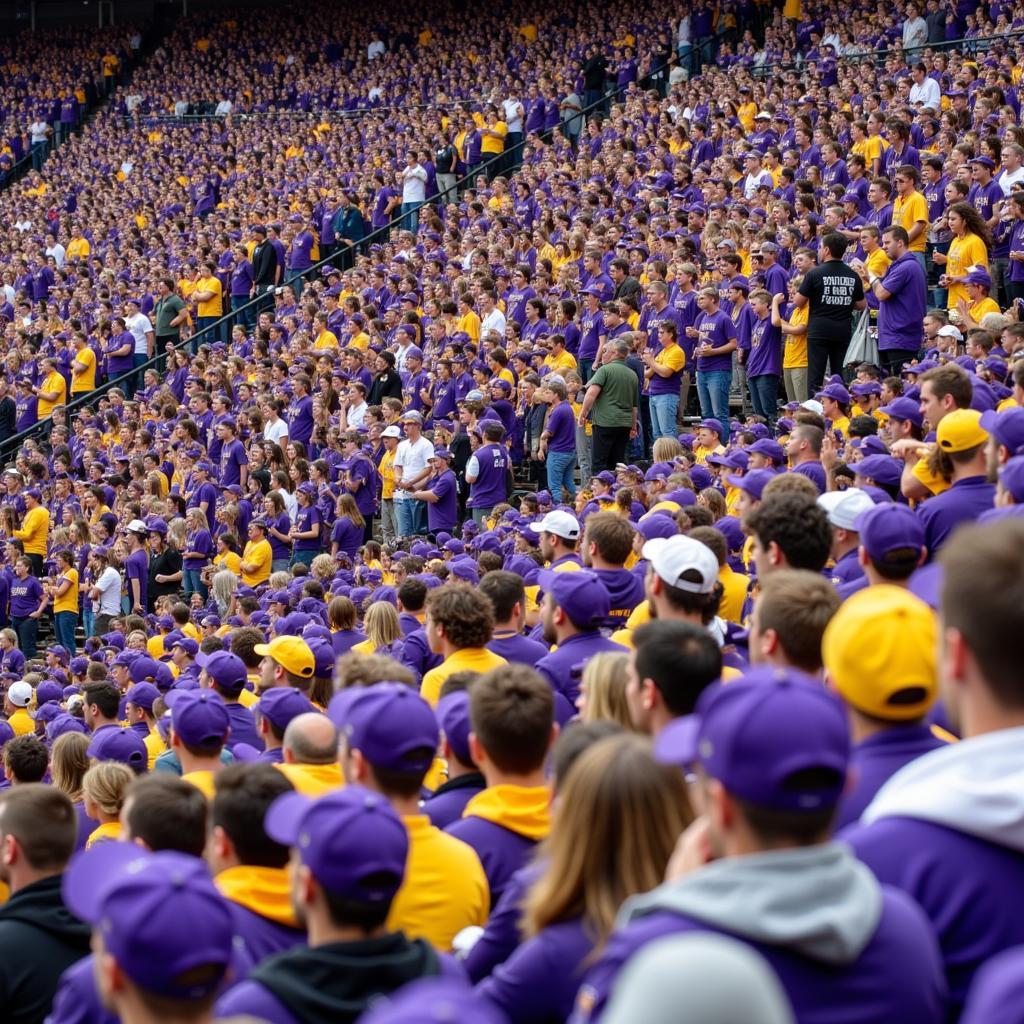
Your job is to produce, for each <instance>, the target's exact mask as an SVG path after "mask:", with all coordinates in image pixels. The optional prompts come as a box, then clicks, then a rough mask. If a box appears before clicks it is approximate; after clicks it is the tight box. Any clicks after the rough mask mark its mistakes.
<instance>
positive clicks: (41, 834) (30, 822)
mask: <svg viewBox="0 0 1024 1024" xmlns="http://www.w3.org/2000/svg"><path fill="white" fill-rule="evenodd" d="M77 831H78V819H77V815H76V814H75V809H74V807H73V806H72V804H71V801H70V800H69V799H68V798H67V797H66V796H65V795H64V793H62V792H61V791H60V790H58V789H56V788H55V787H53V786H46V785H44V784H43V783H41V782H35V783H30V784H28V785H24V786H14V787H12V788H11V789H8V790H7V791H6V792H4V793H3V794H0V881H4V882H6V883H7V884H8V885H9V886H10V887H11V891H12V892H17V891H18V889H21V888H23V887H24V886H26V885H29V884H31V883H32V882H34V881H37V880H38V879H41V878H47V877H49V876H51V875H59V874H60V873H61V872H63V871H64V869H65V868H66V867H67V863H68V861H69V860H70V859H71V855H72V853H74V851H75V837H76V835H77Z"/></svg>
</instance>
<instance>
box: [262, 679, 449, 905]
mask: <svg viewBox="0 0 1024 1024" xmlns="http://www.w3.org/2000/svg"><path fill="white" fill-rule="evenodd" d="M395 685H398V684H395ZM406 689H407V690H408V688H407V687H406ZM409 692H410V693H411V692H412V691H409ZM412 696H413V697H415V696H416V694H412ZM427 711H428V713H429V712H430V709H429V708H428V709H427ZM431 718H433V715H432V714H431ZM264 828H265V829H266V831H267V835H268V836H270V838H271V839H274V840H276V841H277V842H279V843H281V844H283V845H285V846H294V847H295V850H296V852H297V853H298V855H299V858H300V859H301V861H302V863H303V864H305V865H306V867H308V868H309V870H310V871H311V872H312V874H313V877H314V878H315V879H316V880H317V882H318V883H319V884H320V885H321V886H323V888H324V889H326V890H327V891H328V892H329V893H331V894H332V895H333V896H340V897H344V898H345V899H348V900H353V901H355V902H357V903H363V904H378V905H380V904H388V903H390V901H391V900H392V899H394V896H395V893H397V892H398V890H399V888H400V887H401V885H402V879H403V878H404V876H405V862H406V858H407V857H408V855H409V836H408V833H407V832H406V829H405V825H403V824H402V819H401V818H399V817H398V815H397V814H396V813H395V811H394V810H393V809H392V807H391V804H390V803H388V801H387V800H386V799H385V798H384V797H382V796H380V795H378V794H377V793H371V792H370V790H368V789H364V788H363V787H362V786H346V787H345V788H344V789H340V790H336V791H334V792H331V793H327V794H326V795H324V796H322V797H320V798H319V799H317V800H311V799H309V798H308V797H305V796H303V795H302V794H301V793H284V794H282V795H281V796H279V797H278V798H277V799H276V800H275V801H274V802H273V803H272V804H271V805H270V808H269V809H268V810H267V814H266V817H265V818H264Z"/></svg>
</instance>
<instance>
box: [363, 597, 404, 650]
mask: <svg viewBox="0 0 1024 1024" xmlns="http://www.w3.org/2000/svg"><path fill="white" fill-rule="evenodd" d="M363 629H364V630H365V632H366V636H367V638H368V639H369V640H370V641H371V642H372V643H373V646H374V649H379V648H381V647H387V646H388V645H390V644H393V643H394V642H395V641H396V640H400V639H401V637H402V627H401V624H400V623H399V621H398V612H397V611H396V610H395V606H394V605H393V604H391V603H390V602H388V601H374V603H373V604H371V605H370V607H369V608H367V610H366V617H365V619H364V620H363Z"/></svg>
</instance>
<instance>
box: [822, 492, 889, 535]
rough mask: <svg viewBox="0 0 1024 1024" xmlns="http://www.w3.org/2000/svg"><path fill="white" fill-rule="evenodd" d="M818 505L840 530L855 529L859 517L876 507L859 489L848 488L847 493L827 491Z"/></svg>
mask: <svg viewBox="0 0 1024 1024" xmlns="http://www.w3.org/2000/svg"><path fill="white" fill-rule="evenodd" d="M818 505H819V506H820V507H821V508H823V509H824V510H825V512H826V513H827V514H828V521H829V522H830V523H831V524H832V525H833V526H835V527H838V528H839V529H840V530H853V529H855V527H854V523H856V522H857V517H858V516H859V515H860V514H861V513H862V512H867V510H868V509H869V508H874V507H875V503H874V501H872V499H871V497H870V495H868V493H867V492H866V491H862V490H860V488H859V487H848V488H847V489H846V490H845V491H826V492H825V493H824V494H822V495H820V496H819V497H818Z"/></svg>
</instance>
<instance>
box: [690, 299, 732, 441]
mask: <svg viewBox="0 0 1024 1024" xmlns="http://www.w3.org/2000/svg"><path fill="white" fill-rule="evenodd" d="M697 305H698V306H699V307H700V309H701V315H700V316H698V317H697V322H696V324H695V325H694V326H693V327H688V328H687V329H686V333H687V334H688V335H689V336H690V337H696V339H697V343H696V346H695V348H694V354H695V355H696V357H697V397H698V398H699V399H700V412H701V416H703V417H704V418H705V419H708V418H710V417H714V418H715V419H717V420H718V422H719V423H720V424H721V427H722V430H721V433H720V435H719V436H720V437H721V438H722V441H723V442H728V439H729V391H730V389H731V387H732V353H733V352H734V351H735V350H736V348H737V345H738V344H739V343H738V341H737V338H736V325H735V324H734V323H733V320H732V317H731V316H729V314H728V313H725V312H724V311H723V310H721V309H720V308H719V294H718V289H717V288H716V287H714V286H711V287H708V288H702V289H701V290H700V294H699V295H698V296H697Z"/></svg>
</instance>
